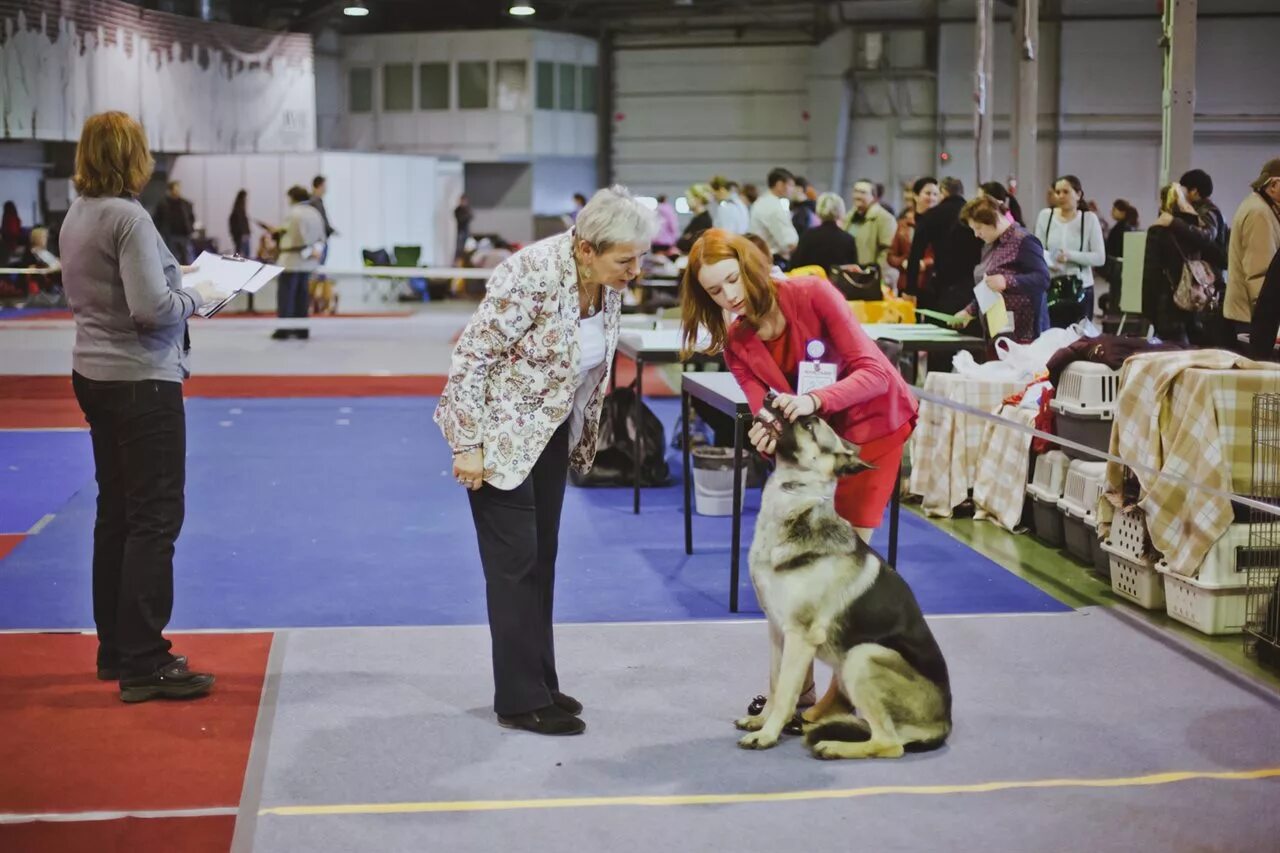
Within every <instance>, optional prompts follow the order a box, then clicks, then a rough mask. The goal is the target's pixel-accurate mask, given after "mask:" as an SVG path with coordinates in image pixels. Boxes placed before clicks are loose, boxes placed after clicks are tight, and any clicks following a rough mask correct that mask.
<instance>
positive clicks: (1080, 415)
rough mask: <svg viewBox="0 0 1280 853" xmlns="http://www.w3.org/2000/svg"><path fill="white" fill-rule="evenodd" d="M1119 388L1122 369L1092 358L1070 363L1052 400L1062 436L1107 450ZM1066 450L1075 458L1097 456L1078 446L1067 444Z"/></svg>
mask: <svg viewBox="0 0 1280 853" xmlns="http://www.w3.org/2000/svg"><path fill="white" fill-rule="evenodd" d="M1119 390H1120V371H1118V370H1112V369H1111V368H1109V367H1107V366H1106V365H1105V364H1094V363H1093V362H1088V361H1077V362H1075V363H1073V364H1070V365H1068V366H1067V367H1066V369H1065V370H1063V371H1062V376H1061V377H1059V379H1058V386H1057V388H1055V389H1054V394H1053V399H1052V400H1050V401H1049V408H1050V409H1052V410H1053V412H1054V415H1055V417H1054V421H1055V423H1056V431H1057V434H1058V437H1059V438H1063V439H1066V440H1067V441H1074V442H1076V443H1077V444H1083V445H1084V446H1085V447H1091V448H1093V449H1094V450H1099V451H1103V452H1105V451H1107V450H1108V449H1109V448H1110V447H1111V426H1112V423H1113V421H1114V418H1115V411H1116V395H1117V393H1118V392H1119ZM1062 452H1063V453H1065V454H1067V456H1069V457H1071V458H1072V459H1094V458H1096V457H1093V456H1090V455H1089V454H1087V453H1084V452H1083V451H1080V450H1077V449H1075V448H1074V447H1066V446H1063V448H1062Z"/></svg>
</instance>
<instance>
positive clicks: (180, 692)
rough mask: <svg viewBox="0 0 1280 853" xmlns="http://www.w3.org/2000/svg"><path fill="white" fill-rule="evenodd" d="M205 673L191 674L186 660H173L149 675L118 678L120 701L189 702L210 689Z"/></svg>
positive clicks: (209, 677)
mask: <svg viewBox="0 0 1280 853" xmlns="http://www.w3.org/2000/svg"><path fill="white" fill-rule="evenodd" d="M213 682H214V678H213V676H212V675H210V674H209V673H207V672H192V671H191V670H189V669H187V662H186V660H175V661H172V662H171V663H168V664H165V665H164V666H162V667H160V668H159V669H157V670H156V671H155V672H153V673H151V674H150V675H140V676H130V677H129V678H122V679H120V700H121V701H123V702H146V701H147V700H149V699H189V698H192V697H195V696H203V695H204V694H206V693H208V692H209V691H210V690H211V689H212V688H213Z"/></svg>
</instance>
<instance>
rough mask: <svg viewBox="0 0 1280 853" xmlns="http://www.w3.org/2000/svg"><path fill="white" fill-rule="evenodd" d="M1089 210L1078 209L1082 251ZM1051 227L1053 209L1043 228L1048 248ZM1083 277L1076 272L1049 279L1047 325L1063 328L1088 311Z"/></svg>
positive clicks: (1078, 320)
mask: <svg viewBox="0 0 1280 853" xmlns="http://www.w3.org/2000/svg"><path fill="white" fill-rule="evenodd" d="M1088 216H1089V211H1087V210H1082V211H1080V217H1081V219H1080V251H1082V252H1083V251H1084V229H1085V226H1086V225H1087V224H1088ZM1052 229H1053V211H1052V210H1050V211H1049V222H1048V224H1047V225H1046V226H1045V229H1044V248H1045V251H1046V252H1047V251H1048V250H1049V232H1050V231H1051V230H1052ZM1088 295H1089V294H1088V293H1087V291H1086V290H1085V286H1084V279H1083V278H1082V277H1081V276H1079V275H1078V274H1074V273H1072V274H1070V275H1055V276H1054V277H1053V278H1051V279H1049V292H1048V293H1047V294H1045V298H1046V301H1047V302H1048V305H1049V325H1050V326H1053V327H1054V328H1057V329H1065V328H1066V327H1067V326H1070V325H1071V324H1072V323H1078V322H1080V321H1081V320H1083V319H1084V317H1085V315H1086V314H1087V313H1088V310H1089V309H1088V306H1087V305H1086V304H1085V303H1086V301H1087V298H1088Z"/></svg>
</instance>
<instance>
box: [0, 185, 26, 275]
mask: <svg viewBox="0 0 1280 853" xmlns="http://www.w3.org/2000/svg"><path fill="white" fill-rule="evenodd" d="M21 246H22V217H20V216H18V206H17V205H16V204H14V203H13V202H11V201H6V202H5V203H4V215H3V216H2V217H0V248H3V249H4V258H3V259H0V261H3V262H4V263H5V264H6V265H7V263H8V260H9V258H11V257H12V256H13V255H14V253H15V252H17V251H18V249H19V248H21Z"/></svg>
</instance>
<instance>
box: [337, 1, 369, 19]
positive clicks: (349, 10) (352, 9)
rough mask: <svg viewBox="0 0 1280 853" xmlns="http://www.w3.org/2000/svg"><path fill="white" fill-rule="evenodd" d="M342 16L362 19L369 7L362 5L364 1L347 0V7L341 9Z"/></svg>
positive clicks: (367, 12)
mask: <svg viewBox="0 0 1280 853" xmlns="http://www.w3.org/2000/svg"><path fill="white" fill-rule="evenodd" d="M342 14H344V15H346V16H347V17H349V18H363V17H364V16H365V15H367V14H369V7H368V6H366V5H364V0H347V5H346V6H344V7H343V9H342Z"/></svg>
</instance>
